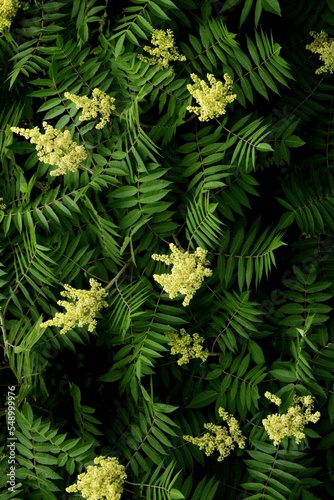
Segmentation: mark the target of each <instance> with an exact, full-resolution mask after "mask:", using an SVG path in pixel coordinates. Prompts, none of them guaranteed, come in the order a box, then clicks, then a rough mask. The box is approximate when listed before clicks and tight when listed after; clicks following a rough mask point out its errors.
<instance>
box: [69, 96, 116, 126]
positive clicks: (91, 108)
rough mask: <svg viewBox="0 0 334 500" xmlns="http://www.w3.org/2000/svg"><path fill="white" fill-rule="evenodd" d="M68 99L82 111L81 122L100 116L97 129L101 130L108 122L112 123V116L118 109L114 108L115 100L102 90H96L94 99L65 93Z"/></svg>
mask: <svg viewBox="0 0 334 500" xmlns="http://www.w3.org/2000/svg"><path fill="white" fill-rule="evenodd" d="M64 96H65V97H66V99H69V100H70V101H72V102H74V104H75V105H76V107H77V109H82V113H81V115H80V121H84V120H94V119H95V118H97V116H98V115H100V121H99V123H98V124H97V125H96V126H95V128H96V129H101V128H103V127H104V126H105V124H106V123H107V122H109V121H110V115H111V113H112V111H114V110H115V109H116V108H115V106H114V104H113V103H114V102H115V99H114V97H110V96H109V95H108V94H106V93H105V92H103V91H102V90H100V89H97V88H96V89H94V90H93V92H92V96H93V97H92V99H90V98H89V97H87V96H82V97H80V96H77V95H75V94H71V93H70V92H65V94H64Z"/></svg>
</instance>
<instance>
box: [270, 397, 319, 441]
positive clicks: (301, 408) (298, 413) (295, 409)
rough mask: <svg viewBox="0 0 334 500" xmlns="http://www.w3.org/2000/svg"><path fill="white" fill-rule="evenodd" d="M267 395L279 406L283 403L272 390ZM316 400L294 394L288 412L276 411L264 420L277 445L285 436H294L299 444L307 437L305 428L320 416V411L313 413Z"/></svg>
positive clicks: (271, 437)
mask: <svg viewBox="0 0 334 500" xmlns="http://www.w3.org/2000/svg"><path fill="white" fill-rule="evenodd" d="M265 397H266V398H267V399H269V401H271V402H272V403H274V404H276V405H277V406H280V405H281V399H280V398H279V397H277V396H275V395H274V394H271V393H270V392H266V393H265ZM313 407H314V400H313V398H312V396H310V395H309V396H294V399H293V402H292V404H291V406H290V407H289V408H288V410H287V411H286V413H282V414H279V413H275V414H273V415H269V416H268V417H267V418H265V419H263V420H262V424H263V426H264V428H265V430H266V431H267V433H268V435H269V438H270V439H271V440H272V441H273V444H274V445H275V446H278V445H279V444H280V442H281V441H282V440H283V439H284V438H285V437H294V438H295V441H296V444H299V443H300V442H301V440H302V439H303V438H304V437H305V433H304V428H305V426H306V425H307V424H308V422H312V423H316V422H317V421H318V420H319V418H320V412H318V411H316V412H315V413H312V411H313Z"/></svg>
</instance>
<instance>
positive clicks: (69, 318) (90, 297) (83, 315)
mask: <svg viewBox="0 0 334 500" xmlns="http://www.w3.org/2000/svg"><path fill="white" fill-rule="evenodd" d="M89 283H90V286H91V289H90V290H76V289H75V288H73V287H71V286H70V285H64V288H65V291H63V292H60V294H61V295H62V296H63V297H66V298H68V299H70V301H71V302H68V301H65V300H58V302H57V304H59V305H60V306H63V307H64V308H65V309H66V313H60V312H56V314H55V317H54V318H53V319H49V320H48V321H45V322H44V323H42V324H41V327H43V328H44V327H47V326H58V327H62V329H61V330H60V333H62V334H64V333H67V332H68V331H69V330H72V329H73V328H75V327H76V326H79V327H82V326H85V325H88V331H89V332H92V331H93V330H94V328H95V326H96V319H95V316H96V314H97V313H98V311H99V310H100V309H102V307H107V305H108V303H107V302H106V301H105V300H104V299H105V298H106V296H107V295H108V292H106V290H105V289H104V288H102V287H101V285H100V283H98V282H97V281H96V280H94V279H93V278H91V279H90V280H89Z"/></svg>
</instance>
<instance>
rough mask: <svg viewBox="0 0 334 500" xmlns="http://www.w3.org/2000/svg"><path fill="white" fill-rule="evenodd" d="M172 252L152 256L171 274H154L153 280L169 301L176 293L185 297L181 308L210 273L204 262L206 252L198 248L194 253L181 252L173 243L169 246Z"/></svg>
mask: <svg viewBox="0 0 334 500" xmlns="http://www.w3.org/2000/svg"><path fill="white" fill-rule="evenodd" d="M169 248H170V249H171V251H172V254H171V255H170V256H167V255H157V254H153V255H152V259H154V260H159V261H161V262H164V263H165V264H166V265H167V266H170V265H171V266H173V267H172V273H171V274H160V275H158V274H154V275H153V278H154V279H155V281H157V282H158V283H159V284H160V285H161V286H162V287H163V289H164V290H165V291H166V292H167V293H169V296H170V298H171V299H173V298H174V297H176V296H177V295H178V293H182V294H184V295H185V299H184V301H183V304H182V305H183V306H187V305H189V302H190V300H191V299H192V298H193V296H194V295H195V292H196V290H198V289H199V288H200V286H201V285H202V282H203V280H204V278H205V276H211V275H212V271H211V269H209V268H208V267H205V265H206V264H208V261H207V260H206V255H207V253H208V252H207V250H204V249H203V248H200V247H198V248H197V249H196V251H195V253H193V254H190V253H189V252H182V251H181V250H179V249H178V248H177V247H176V246H175V245H174V244H173V243H171V244H170V245H169Z"/></svg>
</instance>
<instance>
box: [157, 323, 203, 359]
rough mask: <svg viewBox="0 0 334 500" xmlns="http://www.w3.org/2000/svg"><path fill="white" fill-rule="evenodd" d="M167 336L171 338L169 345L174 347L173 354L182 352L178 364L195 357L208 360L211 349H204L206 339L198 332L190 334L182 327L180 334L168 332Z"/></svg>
mask: <svg viewBox="0 0 334 500" xmlns="http://www.w3.org/2000/svg"><path fill="white" fill-rule="evenodd" d="M166 337H167V338H168V339H169V340H170V342H169V343H168V345H170V346H171V347H172V348H171V351H170V352H171V354H182V357H181V358H180V359H178V361H177V364H178V365H184V364H187V363H189V361H190V360H191V359H194V358H200V359H201V360H202V361H206V359H207V357H208V356H209V351H208V350H207V349H205V350H203V346H202V344H203V342H204V339H203V337H200V336H199V335H198V333H194V334H193V335H190V334H189V333H187V332H186V331H185V329H184V328H181V329H180V333H179V334H178V333H166Z"/></svg>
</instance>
